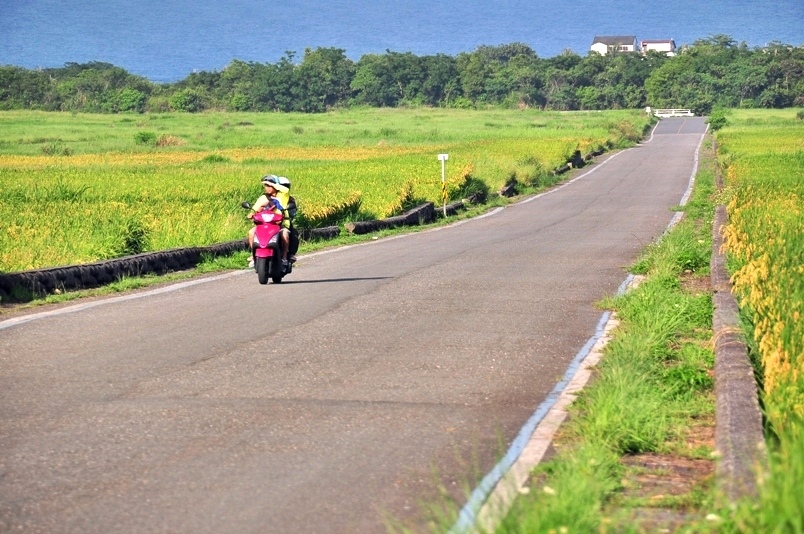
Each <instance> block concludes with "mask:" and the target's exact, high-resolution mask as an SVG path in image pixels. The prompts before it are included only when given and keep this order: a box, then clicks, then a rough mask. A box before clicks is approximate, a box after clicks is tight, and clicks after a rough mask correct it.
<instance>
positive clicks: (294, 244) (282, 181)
mask: <svg viewBox="0 0 804 534" xmlns="http://www.w3.org/2000/svg"><path fill="white" fill-rule="evenodd" d="M278 183H279V185H282V186H285V187H287V188H288V195H287V199H286V202H283V205H284V206H285V219H284V220H283V221H282V239H287V243H288V261H289V262H290V263H294V262H295V261H296V252H297V251H298V250H299V231H298V230H297V229H296V227H295V225H294V224H293V219H295V218H296V210H297V206H296V199H295V198H293V196H292V195H291V194H290V180H289V179H287V178H286V177H284V176H280V177H279V178H278ZM277 198H279V199H280V201H282V196H281V195H280V194H277ZM285 222H287V225H285Z"/></svg>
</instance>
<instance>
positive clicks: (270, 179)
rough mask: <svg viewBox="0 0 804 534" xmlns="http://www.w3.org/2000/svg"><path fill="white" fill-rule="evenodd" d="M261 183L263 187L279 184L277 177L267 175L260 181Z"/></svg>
mask: <svg viewBox="0 0 804 534" xmlns="http://www.w3.org/2000/svg"><path fill="white" fill-rule="evenodd" d="M260 183H261V184H263V185H276V184H277V183H279V182H278V178H277V176H275V175H273V174H266V175H265V176H263V177H262V178H261V179H260Z"/></svg>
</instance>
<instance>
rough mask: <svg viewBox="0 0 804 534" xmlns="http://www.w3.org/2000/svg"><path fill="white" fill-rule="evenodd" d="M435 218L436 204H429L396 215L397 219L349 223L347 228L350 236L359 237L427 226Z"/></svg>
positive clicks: (389, 218)
mask: <svg viewBox="0 0 804 534" xmlns="http://www.w3.org/2000/svg"><path fill="white" fill-rule="evenodd" d="M435 218H436V214H435V204H433V203H432V202H427V203H425V204H422V205H421V206H418V207H415V208H413V209H411V210H408V211H406V212H405V213H403V214H402V215H396V216H395V217H388V218H387V219H380V220H377V221H358V222H353V223H347V224H346V225H345V228H346V231H347V232H349V233H350V234H355V235H359V234H368V233H371V232H376V231H378V230H384V229H388V228H396V227H399V226H418V225H420V224H427V223H430V222H433V221H434V220H435Z"/></svg>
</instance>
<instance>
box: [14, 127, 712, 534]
mask: <svg viewBox="0 0 804 534" xmlns="http://www.w3.org/2000/svg"><path fill="white" fill-rule="evenodd" d="M705 126H706V125H705V124H704V122H703V119H701V118H678V119H665V120H662V121H661V122H660V123H659V125H658V127H657V128H656V130H655V132H654V134H653V136H652V137H651V139H650V140H649V141H647V142H645V143H643V144H641V145H640V146H638V147H635V148H633V149H630V150H627V151H624V152H620V153H617V154H615V155H613V156H610V157H606V158H602V159H601V162H600V163H597V164H596V165H594V166H590V167H587V168H585V169H583V170H579V171H575V174H574V175H573V181H572V182H570V183H569V184H568V185H565V186H563V187H561V188H560V189H557V190H554V191H552V192H550V193H548V194H543V195H539V196H538V197H532V198H530V199H527V200H526V201H524V202H519V203H517V204H513V205H510V206H508V207H506V208H505V209H499V210H495V211H493V212H490V213H489V214H487V215H486V216H484V217H479V218H476V219H472V220H467V221H462V222H459V223H456V224H454V225H452V226H448V227H442V228H437V229H432V230H428V231H423V232H419V233H414V234H410V235H406V236H400V237H392V238H385V239H380V240H377V241H374V242H371V243H368V244H365V245H358V246H352V247H344V248H339V249H333V250H330V251H324V252H319V253H315V254H310V255H307V256H305V257H303V258H301V260H300V262H299V263H298V265H297V268H296V269H295V270H294V272H293V274H292V275H291V276H289V277H288V278H287V279H286V280H285V282H283V283H282V284H280V285H273V284H269V285H268V286H260V285H259V284H258V283H257V279H256V275H254V274H253V273H251V272H245V271H243V272H235V273H227V274H225V275H221V276H215V277H211V278H208V279H203V280H200V281H195V282H193V283H184V284H177V285H173V286H169V287H168V288H167V290H164V289H162V290H151V291H145V292H139V293H135V294H132V295H126V296H124V297H114V298H108V299H101V300H94V301H90V302H84V303H78V304H73V305H68V306H61V307H58V308H54V309H50V310H43V309H38V310H36V311H34V312H32V313H31V314H29V315H25V316H17V317H12V318H10V319H5V320H0V531H3V532H7V531H17V530H20V531H25V532H82V533H91V532H98V533H107V532H188V533H190V532H192V533H203V532H215V533H220V532H238V533H242V532H282V533H284V532H339V533H340V532H344V533H346V532H369V533H370V532H385V531H386V529H387V526H388V525H389V524H393V523H394V522H398V523H400V524H405V525H408V526H410V527H411V528H412V529H414V530H416V531H421V530H423V528H424V527H423V525H424V524H425V521H426V519H427V517H426V515H424V514H423V511H422V507H421V502H422V501H425V502H433V501H434V500H435V495H436V482H440V483H443V484H444V485H445V487H446V488H447V489H448V491H449V492H450V493H451V495H452V496H453V497H454V498H455V499H457V502H456V506H457V507H460V506H462V504H463V502H464V501H465V497H466V492H468V491H471V489H472V487H473V484H475V483H476V482H477V480H478V479H479V478H480V477H482V476H483V475H484V474H485V473H487V472H488V471H489V470H490V469H491V468H492V467H493V466H494V465H495V463H496V461H497V459H498V458H499V456H500V455H502V454H504V453H505V449H506V448H507V445H508V443H510V441H511V440H512V439H513V438H514V437H515V436H516V435H517V433H518V432H519V430H520V428H521V427H522V425H523V423H524V422H525V421H526V420H527V419H528V418H529V417H530V416H531V415H532V414H533V412H534V410H535V409H536V407H537V406H538V405H539V404H540V403H541V402H542V401H543V400H544V398H545V396H546V395H547V394H548V393H549V392H550V390H551V389H552V388H553V386H554V384H555V383H556V382H557V381H558V380H560V379H561V377H562V375H563V374H564V372H565V370H566V368H567V366H568V364H569V362H570V361H571V360H572V359H573V357H574V356H575V355H576V353H578V351H579V349H580V348H581V347H582V346H583V345H584V344H585V343H586V341H587V340H588V339H589V338H590V337H591V336H592V335H593V334H594V332H595V327H596V325H597V323H598V321H599V319H600V316H601V311H600V310H599V309H596V308H595V303H596V302H597V301H598V300H599V299H601V298H602V297H604V296H607V295H611V294H613V293H615V292H616V290H617V288H618V286H619V285H620V284H621V283H622V281H623V280H624V279H625V277H626V274H627V269H628V266H629V265H630V264H631V263H632V262H633V261H634V260H635V258H636V257H637V255H638V253H639V252H640V251H641V250H642V249H643V247H645V245H647V244H648V243H650V242H652V241H654V240H655V239H656V238H658V237H659V236H660V235H661V234H662V232H663V231H664V230H665V228H666V227H667V225H668V223H669V221H670V220H671V219H672V217H673V214H674V213H673V211H672V209H673V208H674V207H675V206H677V205H678V204H679V202H680V200H681V198H682V196H683V195H684V193H685V191H686V190H687V188H688V186H689V182H690V179H691V175H692V172H693V169H694V166H695V163H694V162H695V156H696V153H697V148H698V146H699V144H700V141H701V139H702V134H703V132H704V130H705Z"/></svg>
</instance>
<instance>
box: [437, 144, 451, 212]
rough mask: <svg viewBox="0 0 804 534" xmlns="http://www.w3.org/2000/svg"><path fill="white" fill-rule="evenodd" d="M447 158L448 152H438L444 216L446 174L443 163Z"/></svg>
mask: <svg viewBox="0 0 804 534" xmlns="http://www.w3.org/2000/svg"><path fill="white" fill-rule="evenodd" d="M448 159H449V154H439V155H438V160H439V161H440V162H441V199H442V201H443V204H444V217H446V216H447V175H446V173H445V171H444V163H445V162H446V161H447V160H448Z"/></svg>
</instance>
